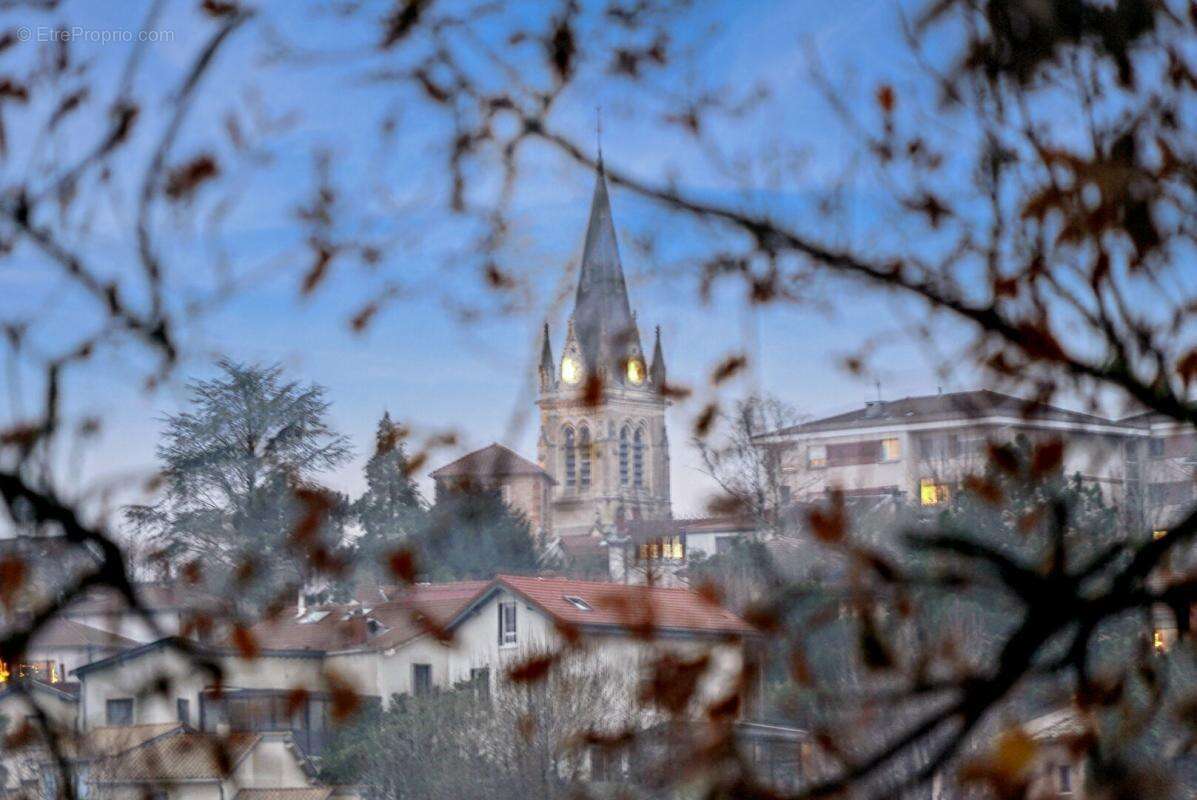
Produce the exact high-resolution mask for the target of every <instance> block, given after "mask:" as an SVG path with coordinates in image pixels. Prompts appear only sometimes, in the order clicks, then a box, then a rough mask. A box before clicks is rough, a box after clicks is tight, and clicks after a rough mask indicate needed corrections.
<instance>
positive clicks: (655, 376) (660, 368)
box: [649, 325, 665, 389]
mask: <svg viewBox="0 0 1197 800" xmlns="http://www.w3.org/2000/svg"><path fill="white" fill-rule="evenodd" d="M649 379H650V380H651V381H652V383H653V386H656V387H657V388H658V389H659V388H660V387H662V386H664V385H665V352H664V351H663V350H662V349H661V326H660V325H658V326H657V343H656V344H654V345H653V363H652V366H651V367H650V368H649Z"/></svg>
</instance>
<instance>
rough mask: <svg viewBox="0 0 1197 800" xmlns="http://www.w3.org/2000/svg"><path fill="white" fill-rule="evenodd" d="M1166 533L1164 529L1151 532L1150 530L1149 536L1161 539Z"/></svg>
mask: <svg viewBox="0 0 1197 800" xmlns="http://www.w3.org/2000/svg"><path fill="white" fill-rule="evenodd" d="M1167 535H1168V531H1166V530H1163V531H1152V532H1151V538H1152V539H1163V538H1164V537H1165V536H1167Z"/></svg>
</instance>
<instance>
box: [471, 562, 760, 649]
mask: <svg viewBox="0 0 1197 800" xmlns="http://www.w3.org/2000/svg"><path fill="white" fill-rule="evenodd" d="M498 587H504V588H507V589H509V590H511V591H512V592H514V593H515V594H517V595H520V596H521V597H523V598H524V599H526V600H528V601H529V602H530V603H532V604H533V605H535V606H536V607H537V608H539V609H540V610H541V611H543V612H544V613H546V614H548V615H549V616H550V617H552V618H553V619H554V620H555V621H557V622H559V623H564V624H566V625H571V626H578V627H581V628H592V627H604V628H618V629H622V630H624V631H629V632H638V631H641V630H642V629H645V628H650V627H651V629H652V630H654V631H659V632H687V633H697V634H732V635H744V634H755V633H757V630H756V629H755V628H753V627H752V626H751V625H749V624H748V623H747V622H745V621H744V620H743V619H741V618H740V617H738V616H737V615H735V614H733V613H732V612H731V611H728V610H727V609H725V608H723V607H722V606H719V605H716V604H715V603H713V602H712V601H710V600H708V599H707V598H706V597H703V596H702V595H700V594H699V593H697V592H694V591H691V590H690V589H667V588H663V587H658V586H635V585H629V584H623V583H606V582H601V581H581V580H574V579H571V578H529V577H521V576H516V575H499V576H498V577H496V578H495V580H494V583H493V584H492V589H493V588H498ZM567 597H576V598H579V599H580V600H582V602H583V603H585V604H586V605H587V606H589V607H590V608H589V610H584V609H582V608H579V607H578V606H577V605H575V604H574V603H572V602H570V601H569V600H567V599H566V598H567Z"/></svg>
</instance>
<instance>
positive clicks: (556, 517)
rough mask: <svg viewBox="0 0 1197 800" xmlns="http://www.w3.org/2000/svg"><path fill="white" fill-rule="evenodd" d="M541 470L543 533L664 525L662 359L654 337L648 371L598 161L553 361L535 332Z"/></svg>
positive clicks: (666, 467)
mask: <svg viewBox="0 0 1197 800" xmlns="http://www.w3.org/2000/svg"><path fill="white" fill-rule="evenodd" d="M539 372H540V375H539V378H540V394H539V399H538V400H537V405H539V407H540V440H539V443H538V447H537V450H538V457H539V460H540V465H541V467H542V468H543V469H544V470H545V471H546V472H548V473H549V474H550V475H551V476H552V477H553V479H554V480H555V481H556V485H555V486H554V487H553V492H552V518H553V532H554V534H556V535H570V534H580V533H587V532H589V531H591V530H592V529H594V527H595V524H596V522H597V523H599V524H601V525H602V526H603V527H604V528H607V529H609V528H610V527H611V526H613V525H614V524H615V523H616V522H617V521H618V520H620V519H667V518H669V517H670V516H671V515H672V510H671V506H670V500H669V437H668V435H667V433H666V430H665V410H666V408H667V407H668V405H669V401H668V400H667V399H666V397H665V396H664V394H663V393H662V391H661V390H662V388H663V387H664V385H665V358H664V355H663V353H662V350H661V331H660V328H657V330H656V336H655V342H654V345H653V355H652V363H651V366H650V365H648V364H647V363H646V361H645V358H644V351H643V349H642V348H641V344H640V331H639V329H638V328H637V326H636V317H635V315H634V314H633V313H632V310H631V305H630V304H629V302H628V290H627V285H626V283H625V282H624V276H623V267H622V265H621V264H620V261H619V247H618V244H617V243H616V239H615V223H614V220H613V219H612V216H611V201H610V198H609V197H608V193H607V177H606V174H605V172H604V171H603V165H602V158H601V156H600V159H599V167H598V173H597V175H596V176H595V183H594V198H593V200H591V203H590V221H589V223H588V225H587V227H586V240H585V243H584V245H583V247H582V265H581V269H580V271H579V276H578V291H577V295H576V297H575V300H574V308H573V313H572V314H571V315H570V317H569V323H568V327H567V329H566V334H565V341H564V344H563V346H562V351H561V360H560V361H556V360H554V358H553V350H552V342H551V341H550V337H549V327H548V325H545V331H544V344H543V347H542V350H541V356H540V370H539Z"/></svg>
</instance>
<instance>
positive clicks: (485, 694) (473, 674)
mask: <svg viewBox="0 0 1197 800" xmlns="http://www.w3.org/2000/svg"><path fill="white" fill-rule="evenodd" d="M470 690H471V691H472V692H473V693H474V697H476V698H477V699H479V700H487V699H489V698H490V667H474V668H473V669H471V670H470Z"/></svg>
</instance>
